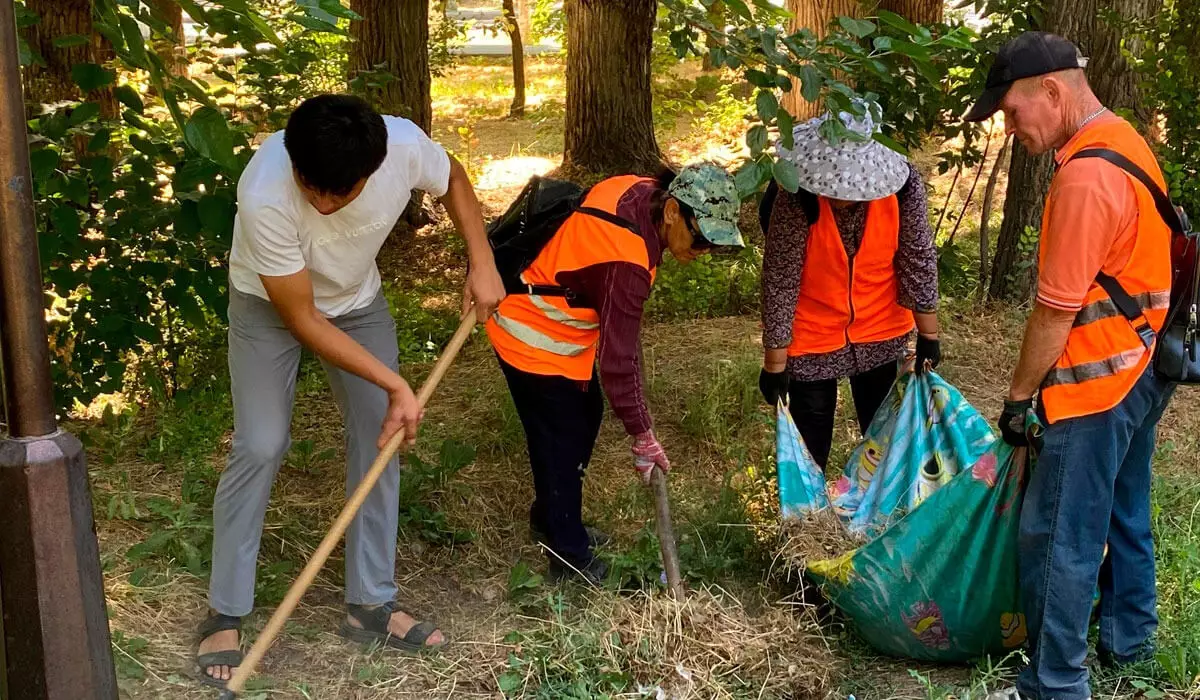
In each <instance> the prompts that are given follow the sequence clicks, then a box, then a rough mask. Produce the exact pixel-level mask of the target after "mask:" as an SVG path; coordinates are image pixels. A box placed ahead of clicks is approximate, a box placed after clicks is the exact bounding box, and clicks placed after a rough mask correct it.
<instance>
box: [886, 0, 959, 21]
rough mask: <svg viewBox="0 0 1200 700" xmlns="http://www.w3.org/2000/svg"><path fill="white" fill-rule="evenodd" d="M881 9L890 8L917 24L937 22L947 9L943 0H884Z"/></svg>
mask: <svg viewBox="0 0 1200 700" xmlns="http://www.w3.org/2000/svg"><path fill="white" fill-rule="evenodd" d="M879 9H881V10H889V11H891V12H895V13H896V14H898V15H901V16H903V17H904V18H905V19H907V20H908V21H910V22H914V23H916V24H937V23H938V22H941V21H942V17H943V16H944V13H945V10H946V4H945V2H943V0H883V1H882V2H880V3H879Z"/></svg>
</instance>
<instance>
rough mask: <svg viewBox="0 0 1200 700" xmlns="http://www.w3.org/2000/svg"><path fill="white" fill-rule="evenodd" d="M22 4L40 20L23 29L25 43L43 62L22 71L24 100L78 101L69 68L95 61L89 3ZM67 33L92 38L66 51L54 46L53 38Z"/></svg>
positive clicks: (46, 0) (48, 0)
mask: <svg viewBox="0 0 1200 700" xmlns="http://www.w3.org/2000/svg"><path fill="white" fill-rule="evenodd" d="M25 5H26V7H28V8H29V9H30V10H31V11H33V12H35V13H37V15H38V16H39V17H41V21H40V22H38V23H37V24H34V25H33V26H31V27H28V28H26V29H25V30H24V31H25V40H26V41H27V42H28V43H29V48H30V49H31V50H33V51H35V52H37V53H38V54H40V55H41V57H42V58H43V59H44V60H45V62H46V65H44V66H40V65H31V66H27V67H26V68H25V99H26V100H27V101H29V102H31V103H51V102H61V101H64V100H78V99H79V98H80V95H79V86H77V85H76V84H75V81H74V80H72V79H71V66H73V65H76V64H79V63H96V62H97V61H96V49H97V42H96V40H95V39H96V37H93V35H92V2H91V0H27V2H26V3H25ZM71 34H79V35H82V36H86V37H92V38H93V41H92V42H91V43H87V44H80V45H78V46H70V47H67V48H57V47H55V46H54V40H55V39H56V38H58V37H63V36H68V35H71Z"/></svg>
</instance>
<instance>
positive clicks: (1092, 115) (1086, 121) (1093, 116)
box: [1079, 105, 1108, 129]
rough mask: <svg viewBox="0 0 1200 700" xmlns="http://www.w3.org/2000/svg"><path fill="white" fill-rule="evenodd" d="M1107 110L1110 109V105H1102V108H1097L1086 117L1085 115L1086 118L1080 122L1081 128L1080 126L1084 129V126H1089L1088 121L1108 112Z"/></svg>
mask: <svg viewBox="0 0 1200 700" xmlns="http://www.w3.org/2000/svg"><path fill="white" fill-rule="evenodd" d="M1107 111H1108V107H1104V106H1103V105H1102V106H1101V107H1100V109H1098V110H1096V111H1095V112H1092V113H1091V114H1089V115H1087V116H1086V117H1084V118H1083V121H1081V122H1079V128H1080V129H1082V128H1083V127H1085V126H1087V125H1088V122H1090V121H1092V120H1093V119H1095V118H1096V117H1098V116H1100V115H1101V114H1104V113H1105V112H1107Z"/></svg>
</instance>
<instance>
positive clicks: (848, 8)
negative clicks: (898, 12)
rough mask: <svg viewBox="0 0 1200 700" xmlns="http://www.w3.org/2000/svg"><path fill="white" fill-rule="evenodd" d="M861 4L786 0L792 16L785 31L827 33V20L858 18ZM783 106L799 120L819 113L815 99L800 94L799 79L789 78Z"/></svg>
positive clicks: (821, 35)
mask: <svg viewBox="0 0 1200 700" xmlns="http://www.w3.org/2000/svg"><path fill="white" fill-rule="evenodd" d="M863 9H864V8H863V6H862V5H861V4H860V3H859V1H858V0H787V10H788V12H791V13H792V14H793V15H794V18H793V19H792V22H791V25H790V26H789V27H788V29H789V31H791V32H797V31H800V30H801V29H810V30H812V32H813V33H814V34H816V35H817V38H824V37H825V35H826V34H828V33H829V23H830V22H832V21H833V20H834V19H835V18H836V17H841V16H843V15H844V16H847V17H861V16H862V15H863ZM782 104H783V107H784V109H786V110H787V111H788V112H790V113H791V114H792V116H794V117H795V118H796V121H797V122H802V121H805V120H807V119H812V118H813V117H818V116H820V115H821V113H822V109H821V105H820V103H819V102H808V101H807V100H805V99H804V98H803V97H801V96H800V79H799V78H792V89H791V90H790V91H788V92H785V93H784V94H783V100H782Z"/></svg>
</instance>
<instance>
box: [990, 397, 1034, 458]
mask: <svg viewBox="0 0 1200 700" xmlns="http://www.w3.org/2000/svg"><path fill="white" fill-rule="evenodd" d="M1032 408H1033V399H1024V400H1023V401H1005V402H1004V412H1003V413H1001V414H1000V420H999V421H998V422H997V423H996V425H997V427H999V428H1000V436H1001V437H1003V438H1004V441H1005V442H1007V443H1008V444H1010V445H1012V446H1013V447H1027V446H1028V445H1029V437H1028V436H1027V435H1026V434H1025V416H1026V415H1028V413H1029V411H1030V410H1031V409H1032Z"/></svg>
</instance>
